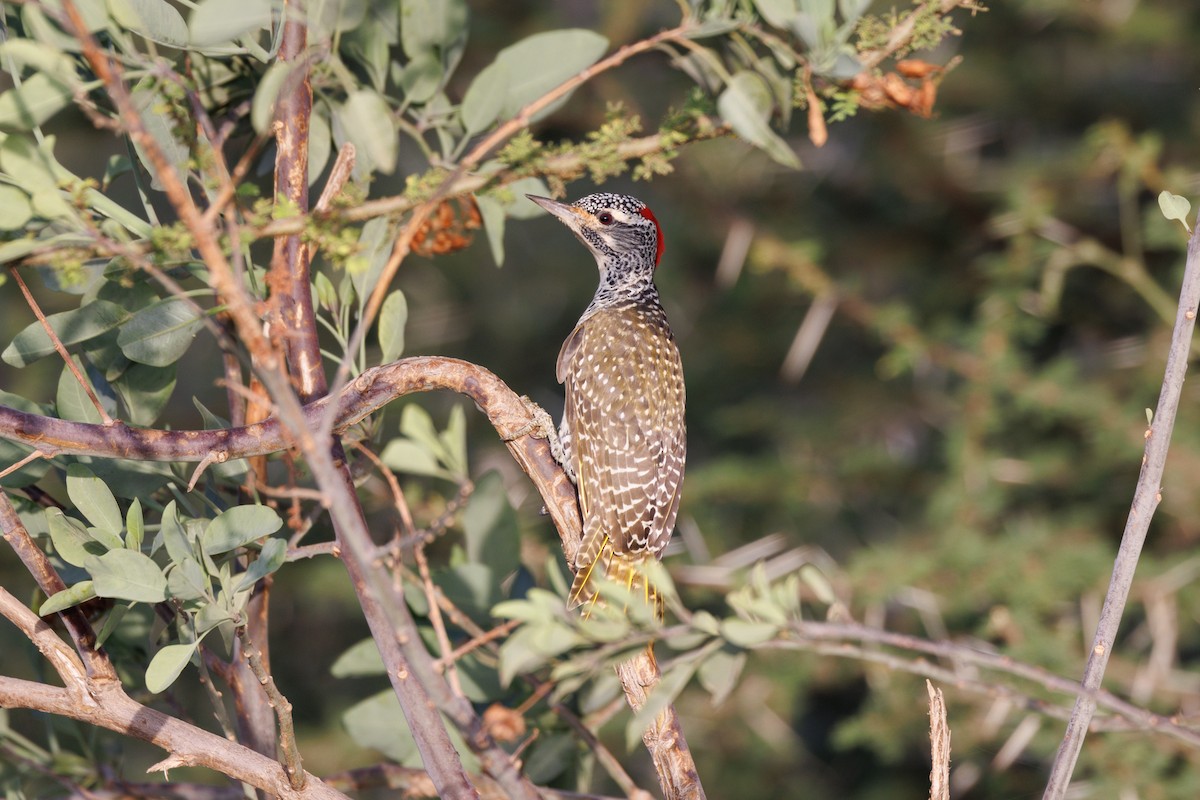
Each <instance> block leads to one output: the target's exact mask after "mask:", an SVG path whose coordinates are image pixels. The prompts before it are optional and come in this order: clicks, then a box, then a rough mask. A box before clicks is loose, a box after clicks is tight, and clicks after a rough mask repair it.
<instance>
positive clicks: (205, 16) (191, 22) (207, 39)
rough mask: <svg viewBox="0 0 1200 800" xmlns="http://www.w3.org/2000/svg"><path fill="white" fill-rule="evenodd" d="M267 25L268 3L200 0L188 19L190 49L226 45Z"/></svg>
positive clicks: (241, 0) (269, 16)
mask: <svg viewBox="0 0 1200 800" xmlns="http://www.w3.org/2000/svg"><path fill="white" fill-rule="evenodd" d="M270 25H271V4H270V2H269V0H201V2H200V3H199V4H198V5H197V6H196V8H195V10H193V11H192V15H191V17H190V18H189V19H188V31H189V39H190V40H191V43H192V46H193V47H212V46H214V45H223V44H229V43H231V42H232V41H233V40H234V39H236V38H238V37H239V36H243V35H245V34H248V33H254V32H256V31H259V30H262V29H263V28H267V27H270Z"/></svg>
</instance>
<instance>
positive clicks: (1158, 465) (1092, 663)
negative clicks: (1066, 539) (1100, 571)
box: [1043, 224, 1200, 800]
mask: <svg viewBox="0 0 1200 800" xmlns="http://www.w3.org/2000/svg"><path fill="white" fill-rule="evenodd" d="M1198 307H1200V224H1198V225H1196V226H1195V228H1194V229H1193V231H1192V236H1191V239H1190V240H1189V242H1188V250H1187V263H1186V265H1185V267H1184V273H1183V285H1182V286H1181V288H1180V292H1179V311H1178V313H1177V315H1176V317H1175V329H1174V331H1173V332H1172V334H1171V346H1170V349H1169V350H1168V352H1167V364H1166V368H1165V370H1164V374H1163V381H1162V390H1161V393H1160V394H1159V397H1158V407H1157V408H1156V409H1155V411H1154V419H1153V421H1152V422H1151V425H1150V427H1149V428H1148V429H1147V431H1146V449H1145V453H1144V454H1143V456H1142V470H1141V474H1140V475H1139V476H1138V481H1137V486H1136V487H1135V488H1134V491H1133V503H1132V505H1131V506H1130V509H1129V517H1128V519H1127V520H1126V522H1125V532H1124V533H1123V534H1122V536H1121V546H1120V548H1119V550H1118V552H1117V558H1116V563H1115V564H1114V565H1113V573H1112V579H1111V580H1110V582H1109V586H1108V592H1107V593H1106V594H1105V596H1104V607H1103V608H1102V609H1101V611H1100V621H1099V624H1098V625H1097V626H1096V635H1095V638H1094V639H1093V640H1092V648H1091V652H1090V655H1089V656H1088V661H1087V666H1086V667H1085V669H1084V672H1083V680H1082V681H1081V684H1080V685H1081V687H1082V693H1081V694H1080V695H1079V697H1078V698H1076V700H1075V709H1074V711H1072V713H1071V719H1070V721H1069V722H1068V723H1067V730H1066V733H1065V734H1064V735H1063V741H1062V744H1061V745H1060V746H1059V749H1058V753H1057V754H1056V756H1055V758H1054V764H1053V765H1052V766H1051V768H1050V779H1049V781H1048V782H1047V784H1046V791H1045V793H1044V794H1043V798H1044V800H1062V798H1063V797H1064V796H1065V795H1066V792H1067V786H1068V785H1070V783H1071V774H1072V773H1073V772H1074V771H1075V763H1076V761H1077V760H1078V759H1079V753H1080V751H1081V750H1082V749H1083V740H1084V737H1085V736H1086V735H1087V730H1088V726H1089V724H1090V723H1091V720H1092V715H1093V714H1095V712H1096V694H1095V693H1096V692H1097V691H1099V689H1100V683H1101V680H1102V679H1103V678H1104V670H1105V667H1106V666H1107V665H1108V658H1109V655H1111V654H1112V650H1113V646H1114V644H1115V643H1116V638H1117V628H1118V626H1119V625H1120V623H1121V616H1122V613H1123V612H1124V610H1125V602H1126V600H1127V599H1128V597H1129V589H1130V587H1131V586H1132V585H1133V575H1134V572H1135V570H1136V569H1137V562H1138V557H1139V555H1140V554H1141V552H1142V546H1143V544H1144V543H1145V541H1146V532H1147V530H1149V528H1150V519H1151V518H1152V517H1153V516H1154V510H1155V509H1156V508H1157V507H1158V504H1159V502H1160V501H1161V500H1162V476H1163V471H1164V469H1165V467H1166V461H1167V451H1168V450H1169V449H1170V445H1171V433H1172V431H1173V430H1174V428H1175V416H1176V413H1177V412H1178V410H1179V397H1180V395H1181V394H1182V392H1183V379H1184V375H1185V374H1186V373H1187V362H1188V354H1189V352H1190V350H1191V341H1192V332H1193V330H1194V329H1195V327H1196V313H1197V308H1198Z"/></svg>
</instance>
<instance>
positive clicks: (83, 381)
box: [8, 267, 112, 425]
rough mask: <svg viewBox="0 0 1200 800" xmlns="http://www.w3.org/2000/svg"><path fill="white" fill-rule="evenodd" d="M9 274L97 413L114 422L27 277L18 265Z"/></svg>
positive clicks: (109, 423)
mask: <svg viewBox="0 0 1200 800" xmlns="http://www.w3.org/2000/svg"><path fill="white" fill-rule="evenodd" d="M8 271H9V274H11V275H12V276H13V280H14V281H16V282H17V286H19V287H20V288H21V294H23V295H24V296H25V302H26V304H28V306H29V308H30V309H31V310H32V311H33V314H34V316H36V317H37V319H38V322H40V323H42V330H44V331H45V332H46V336H48V337H50V343H51V344H52V345H54V350H55V352H57V353H58V354H59V355H60V356H62V360H63V362H64V363H66V365H67V369H69V370H71V374H72V375H74V376H75V381H76V382H77V383H78V384H79V385H80V386H81V387H82V388H83V391H84V393H85V394H87V396H88V400H91V401H92V405H94V406H95V407H96V411H97V413H99V414H100V419H101V420H102V421H103V422H104V424H105V425H111V424H112V417H110V416H109V415H108V412H107V411H105V410H104V406H102V405H100V398H99V397H96V392H95V390H94V389H92V384H91V381H89V380H88V379H87V378H85V377H83V373H82V372H80V371H79V366H78V365H77V364H76V363H75V359H73V358H71V354H70V353H68V352H67V348H66V346H65V345H63V343H62V339H59V338H58V334H57V333H55V331H54V328H51V327H50V322H49V321H48V320H47V319H46V315H45V314H43V313H42V308H41V306H39V305H38V302H37V300H34V299H33V294H32V293H30V291H29V287H28V286H26V285H25V279H24V278H22V277H21V272H20V270H18V269H17V268H16V267H9V268H8Z"/></svg>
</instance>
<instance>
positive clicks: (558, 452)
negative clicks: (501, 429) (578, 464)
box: [506, 395, 567, 468]
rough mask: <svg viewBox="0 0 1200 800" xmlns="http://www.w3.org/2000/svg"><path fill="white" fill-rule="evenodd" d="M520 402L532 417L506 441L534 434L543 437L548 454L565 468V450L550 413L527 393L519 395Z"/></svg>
mask: <svg viewBox="0 0 1200 800" xmlns="http://www.w3.org/2000/svg"><path fill="white" fill-rule="evenodd" d="M521 403H522V404H524V406H525V409H526V410H527V411H529V416H530V417H532V420H531V421H530V423H529V424H528V425H526V426H525V427H523V428H520V429H519V430H517V431H516V432H515V433H513V434H512V435H511V436H509V437H508V438H507V439H506V441H510V442H511V441H512V440H514V439H519V438H521V437H522V436H534V437H536V438H538V439H545V440H546V442H547V443H548V444H549V445H550V455H552V456H554V460H555V461H556V462H558V465H559V466H561V467H564V468H565V467H566V464H567V456H566V451H565V450H564V449H563V446H562V441H561V440H560V439H559V438H558V429H557V428H556V427H555V425H554V420H553V419H551V418H550V414H548V413H547V412H546V409H544V408H542V407H541V406H539V405H538V404H537V403H535V402H533V401H532V400H530V399H529V397H528V396H527V395H521Z"/></svg>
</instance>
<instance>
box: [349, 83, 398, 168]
mask: <svg viewBox="0 0 1200 800" xmlns="http://www.w3.org/2000/svg"><path fill="white" fill-rule="evenodd" d="M337 115H338V117H339V118H340V120H341V123H342V128H343V129H344V130H345V133H346V136H347V138H349V140H350V141H351V142H353V143H354V146H355V147H356V148H357V149H358V153H359V158H360V159H361V158H365V159H366V161H367V164H368V165H369V166H370V167H371V168H372V169H375V170H378V171H379V172H382V173H384V174H387V175H390V174H391V173H392V172H393V171H395V169H396V156H397V154H398V153H399V150H400V138H399V136H398V135H397V133H396V124H395V121H394V120H393V119H392V109H391V107H390V106H389V105H388V103H387V101H386V100H384V99H383V97H382V96H381V95H380V94H379V93H378V92H375V91H373V90H371V89H359V90H357V91H354V92H351V93H350V96H349V97H347V98H346V102H345V103H343V104H342V105H341V106H340V107H339V108H338V109H337Z"/></svg>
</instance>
